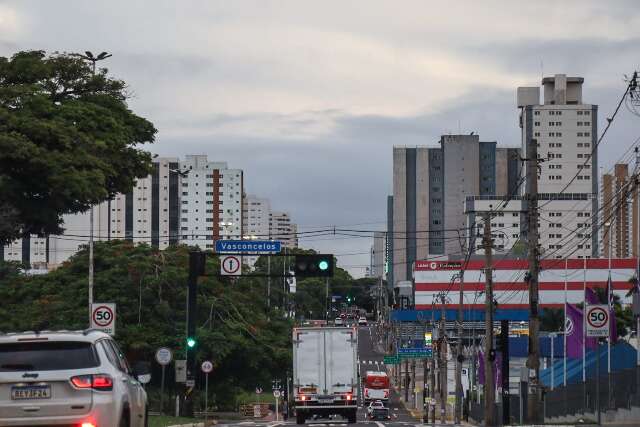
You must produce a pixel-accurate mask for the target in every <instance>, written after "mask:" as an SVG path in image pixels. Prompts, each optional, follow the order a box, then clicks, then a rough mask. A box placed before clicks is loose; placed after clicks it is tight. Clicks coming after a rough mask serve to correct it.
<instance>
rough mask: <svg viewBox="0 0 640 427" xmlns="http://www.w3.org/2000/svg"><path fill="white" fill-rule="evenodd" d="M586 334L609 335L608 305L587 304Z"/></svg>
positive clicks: (595, 335)
mask: <svg viewBox="0 0 640 427" xmlns="http://www.w3.org/2000/svg"><path fill="white" fill-rule="evenodd" d="M586 313H587V318H586V321H585V323H586V326H587V328H586V329H587V336H588V337H608V336H609V322H610V321H611V319H610V318H609V317H610V316H609V306H608V305H606V304H592V305H587V310H586Z"/></svg>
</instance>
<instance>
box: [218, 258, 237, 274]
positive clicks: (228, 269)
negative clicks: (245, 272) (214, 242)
mask: <svg viewBox="0 0 640 427" xmlns="http://www.w3.org/2000/svg"><path fill="white" fill-rule="evenodd" d="M241 274H242V262H241V261H240V257H238V256H235V255H225V256H221V257H220V275H222V276H240V275H241Z"/></svg>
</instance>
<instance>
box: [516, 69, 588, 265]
mask: <svg viewBox="0 0 640 427" xmlns="http://www.w3.org/2000/svg"><path fill="white" fill-rule="evenodd" d="M583 82H584V79H583V78H582V77H567V76H566V75H564V74H556V75H555V76H553V77H545V78H543V79H542V89H543V101H542V104H541V103H540V88H539V87H520V88H518V108H520V110H521V114H520V127H521V129H522V155H523V156H526V153H527V147H528V145H529V144H532V143H537V144H538V157H539V158H541V159H544V160H545V161H543V162H540V164H539V166H540V169H539V171H540V173H539V177H538V194H539V198H538V207H539V214H540V221H539V223H540V226H539V235H540V245H541V247H540V249H541V255H542V257H543V258H565V257H568V256H570V257H573V258H583V257H596V256H598V253H599V251H598V233H597V232H596V231H595V230H596V229H597V212H598V173H597V170H598V152H597V149H596V141H597V136H598V106H597V105H592V104H586V103H584V102H583V100H582V84H583ZM528 165H529V162H525V167H524V170H523V173H524V174H525V175H523V176H526V173H527V167H528ZM574 177H575V179H574ZM522 194H523V195H526V194H528V188H526V186H525V185H523V186H522Z"/></svg>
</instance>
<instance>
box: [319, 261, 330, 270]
mask: <svg viewBox="0 0 640 427" xmlns="http://www.w3.org/2000/svg"><path fill="white" fill-rule="evenodd" d="M318 268H319V269H320V270H322V271H325V270H326V269H328V268H329V263H328V262H327V261H320V262H319V263H318Z"/></svg>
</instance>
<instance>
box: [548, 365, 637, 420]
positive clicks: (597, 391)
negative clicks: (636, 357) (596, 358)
mask: <svg viewBox="0 0 640 427" xmlns="http://www.w3.org/2000/svg"><path fill="white" fill-rule="evenodd" d="M639 386H640V368H639V367H636V368H632V369H624V370H621V371H617V372H613V373H611V374H610V375H608V374H606V373H605V374H604V375H601V376H600V377H599V378H597V379H596V378H595V377H594V378H589V379H587V381H586V382H585V383H582V382H580V383H578V384H569V385H567V386H566V387H558V388H556V389H554V390H548V391H547V393H546V394H545V413H546V416H547V417H560V416H574V415H575V416H577V417H579V416H581V415H582V414H585V413H586V414H590V413H596V410H597V408H598V406H599V407H600V411H601V412H604V411H607V410H615V409H631V407H632V406H636V407H640V388H639Z"/></svg>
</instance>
